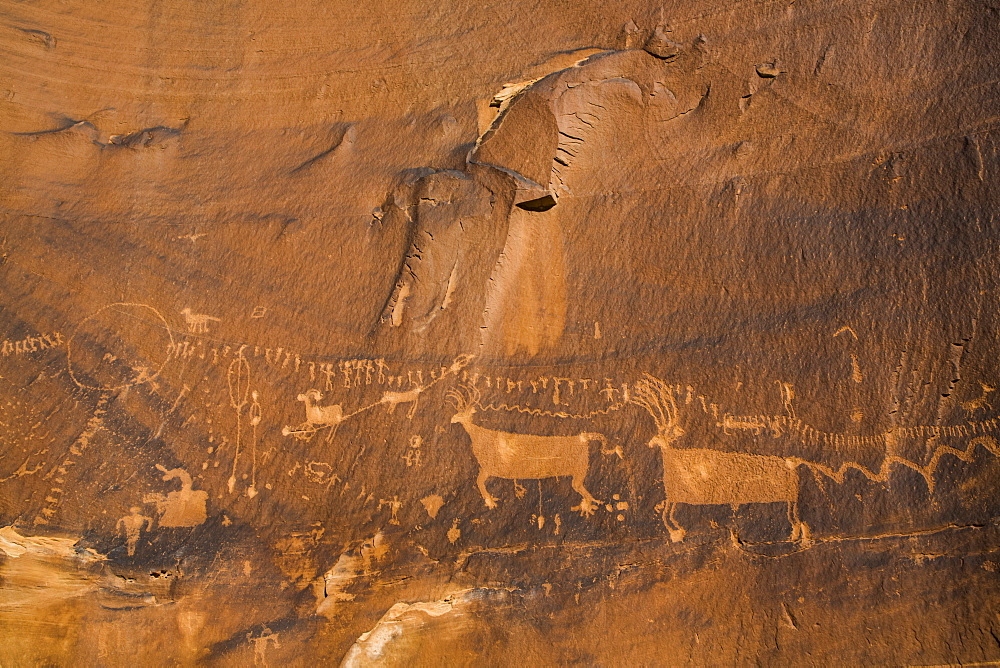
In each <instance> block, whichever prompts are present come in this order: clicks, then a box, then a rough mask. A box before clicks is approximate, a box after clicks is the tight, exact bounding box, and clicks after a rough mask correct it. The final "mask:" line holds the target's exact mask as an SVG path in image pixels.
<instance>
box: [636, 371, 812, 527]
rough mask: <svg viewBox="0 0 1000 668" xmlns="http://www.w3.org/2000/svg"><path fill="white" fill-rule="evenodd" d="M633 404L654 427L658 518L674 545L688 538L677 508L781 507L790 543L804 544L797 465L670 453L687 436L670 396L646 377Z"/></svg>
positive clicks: (714, 453)
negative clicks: (660, 494) (660, 500)
mask: <svg viewBox="0 0 1000 668" xmlns="http://www.w3.org/2000/svg"><path fill="white" fill-rule="evenodd" d="M632 401H633V402H635V403H636V404H638V405H639V406H642V407H643V408H645V409H646V410H647V411H649V414H650V415H651V416H652V417H653V420H654V422H655V423H656V430H657V434H656V436H654V437H653V438H652V439H650V441H649V447H651V448H652V447H658V448H659V449H660V454H661V458H662V461H663V489H664V494H665V500H664V504H663V514H662V517H663V524H664V526H666V528H667V531H668V532H669V534H670V539H671V540H672V541H674V542H678V541H681V540H684V536H685V533H686V532H685V530H684V528H683V527H681V526H680V524H678V522H677V518H676V516H675V513H676V511H677V504H679V503H687V504H691V505H725V504H728V505H740V504H744V503H777V502H781V503H785V504H786V506H787V510H788V522H789V524H790V525H791V534H790V536H789V539H790V540H799V539H806V538H808V533H809V530H808V527H807V526H806V524H805V523H804V522H802V520H801V519H799V476H798V472H797V470H796V468H797V463H795V462H792V461H789V460H785V459H782V458H780V457H772V456H767V455H752V454H744V453H737V452H720V451H718V450H709V449H706V448H676V447H674V443H676V442H677V441H678V440H679V439H680V438H681V437H683V436H684V434H685V432H684V429H683V428H682V427H681V426H680V424H679V420H678V416H677V403H676V401H675V400H674V390H673V388H671V387H669V386H668V385H667V384H666V383H664V382H663V381H662V380H659V379H658V378H654V377H653V376H650V375H649V374H646V375H645V377H644V379H643V380H641V381H639V382H638V383H636V384H635V386H634V391H633V395H632Z"/></svg>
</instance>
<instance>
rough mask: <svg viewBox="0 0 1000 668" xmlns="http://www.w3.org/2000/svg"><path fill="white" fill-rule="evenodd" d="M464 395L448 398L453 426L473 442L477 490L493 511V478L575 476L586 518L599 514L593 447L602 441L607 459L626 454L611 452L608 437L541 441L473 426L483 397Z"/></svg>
mask: <svg viewBox="0 0 1000 668" xmlns="http://www.w3.org/2000/svg"><path fill="white" fill-rule="evenodd" d="M464 390H465V391H464V392H459V391H457V390H451V391H449V392H448V394H447V401H448V403H449V404H451V405H452V406H453V407H454V408H455V410H456V411H458V412H457V413H455V415H454V417H452V418H451V422H452V424H460V425H462V427H463V428H464V429H465V432H466V433H467V434H468V435H469V439H471V441H472V454H473V455H475V457H476V461H477V462H479V476H478V477H477V478H476V484H477V485H478V487H479V493H480V494H482V496H483V500H484V501H485V502H486V507H487V508H496V505H497V500H498V499H496V498H495V497H494V496H493V495H492V494H490V493H489V490H487V489H486V481H487V480H488V479H489V478H507V479H510V480H540V479H542V478H555V477H559V476H570V477H572V486H573V489H574V490H576V491H577V492H578V493H579V494H580V497H581V500H580V512H581V513H583V514H584V515H591V514H593V512H594V510H595V509H596V508H597V506H598V505H599V504H600V503H601V502H600V501H598V500H597V499H595V498H594V497H593V496H592V495H591V494H590V492H588V491H587V488H586V487H584V486H583V481H584V479H585V478H586V477H587V471H588V469H589V467H590V442H591V441H600V442H601V444H602V448H601V452H602V453H603V454H612V453H616V454H617V455H618V457H619V458H621V456H622V453H621V449H620V448H614V449H612V450H607V449H606V446H607V439H606V438H605V437H604V435H603V434H597V433H592V432H582V433H579V434H576V435H574V436H536V435H533V434H512V433H509V432H505V431H496V430H493V429H486V428H484V427H480V426H478V425H476V424H473V422H472V416H473V415H474V414H475V413H476V406H477V405H478V403H479V392H478V390H476V389H475V388H471V387H465V388H464Z"/></svg>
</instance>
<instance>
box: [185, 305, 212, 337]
mask: <svg viewBox="0 0 1000 668" xmlns="http://www.w3.org/2000/svg"><path fill="white" fill-rule="evenodd" d="M181 315H183V316H184V322H185V323H186V324H187V328H188V331H189V332H191V333H192V334H207V333H208V324H209V323H210V322H221V319H220V318H216V317H213V316H210V315H206V314H204V313H195V312H194V311H192V310H191V309H190V308H183V309H181Z"/></svg>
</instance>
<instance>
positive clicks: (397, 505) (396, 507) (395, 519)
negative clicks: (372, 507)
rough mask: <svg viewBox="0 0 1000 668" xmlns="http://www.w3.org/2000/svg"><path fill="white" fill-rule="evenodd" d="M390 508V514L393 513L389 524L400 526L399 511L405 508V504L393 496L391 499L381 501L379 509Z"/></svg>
mask: <svg viewBox="0 0 1000 668" xmlns="http://www.w3.org/2000/svg"><path fill="white" fill-rule="evenodd" d="M386 506H388V508H389V512H390V513H391V516H390V519H389V524H395V525H397V526H398V525H399V511H400V509H401V508H402V507H403V502H402V501H400V500H399V497H398V496H393V497H392V498H391V499H379V502H378V509H379V510H382V508H384V507H386Z"/></svg>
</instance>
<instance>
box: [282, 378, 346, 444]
mask: <svg viewBox="0 0 1000 668" xmlns="http://www.w3.org/2000/svg"><path fill="white" fill-rule="evenodd" d="M297 399H298V400H299V401H301V402H303V403H304V404H305V405H306V421H305V422H303V423H302V424H300V425H299V426H298V427H294V428H293V427H284V428H283V429H282V430H281V435H282V436H288V435H293V436H296V437H298V438H303V439H309V438H312V435H313V434H314V433H315V432H316V430H317V429H318V428H320V427H333V429H334V430H336V429H337V427H338V426H339V425H340V423H341V422H343V421H344V409H343V408H341V406H340V404H331V405H329V406H320V405H319V404H318V403H317V402H319V401H322V400H323V393H322V392H320V391H319V390H316V389H312V390H308V391H306V392H304V393H303V394H300V395H299V396H298V397H297Z"/></svg>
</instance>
